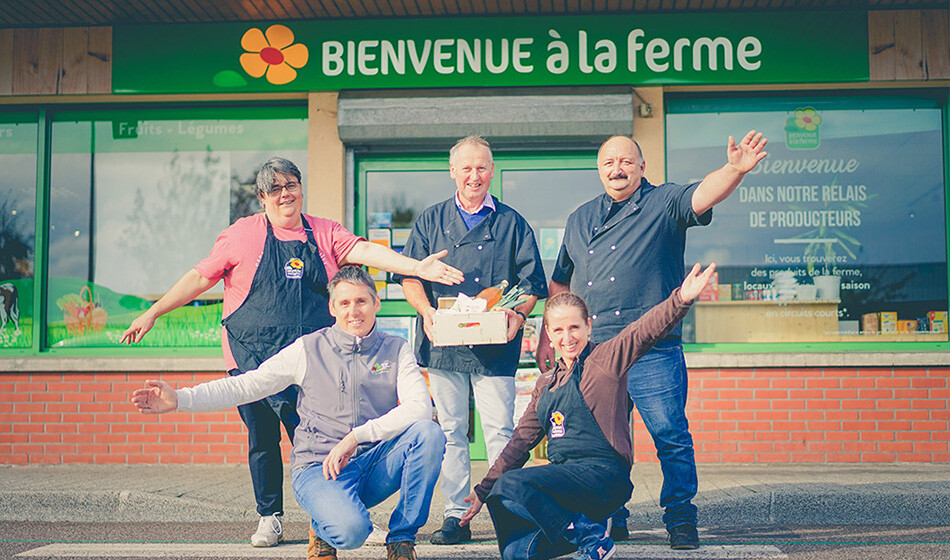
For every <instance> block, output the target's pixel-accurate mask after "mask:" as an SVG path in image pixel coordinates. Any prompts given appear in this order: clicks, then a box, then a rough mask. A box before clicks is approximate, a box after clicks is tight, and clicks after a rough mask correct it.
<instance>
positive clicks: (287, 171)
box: [257, 156, 300, 196]
mask: <svg viewBox="0 0 950 560" xmlns="http://www.w3.org/2000/svg"><path fill="white" fill-rule="evenodd" d="M278 174H280V175H293V177H294V178H295V179H297V182H298V183H299V182H300V170H299V169H297V166H296V165H294V162H292V161H290V160H289V159H285V158H282V157H279V156H274V157H272V158H270V159H269V160H267V161H266V162H264V165H262V166H261V170H260V171H258V172H257V194H258V195H260V196H263V195H266V194H267V193H269V192H270V190H271V188H273V186H274V182H275V181H276V180H277V175H278Z"/></svg>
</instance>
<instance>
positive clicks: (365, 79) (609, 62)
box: [112, 11, 868, 93]
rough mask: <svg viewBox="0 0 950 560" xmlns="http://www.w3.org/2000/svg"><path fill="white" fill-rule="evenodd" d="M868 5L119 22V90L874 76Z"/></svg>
mask: <svg viewBox="0 0 950 560" xmlns="http://www.w3.org/2000/svg"><path fill="white" fill-rule="evenodd" d="M867 35H868V32H867V14H866V12H864V11H841V12H834V11H828V12H776V13H758V12H756V13H728V14H725V13H719V14H710V13H704V14H644V15H641V14H631V15H617V14H613V15H604V16H598V15H593V16H572V17H567V16H553V17H504V18H502V17H493V18H487V17H486V18H430V19H411V20H410V19H390V20H342V21H295V22H287V23H274V22H268V23H258V24H253V23H252V24H248V23H226V24H207V25H165V26H117V27H115V29H114V32H113V65H112V72H113V74H112V89H113V91H114V92H115V93H210V92H218V93H220V92H226V91H231V92H273V91H334V90H340V89H383V88H431V87H499V86H581V85H608V84H615V85H619V84H631V85H658V84H752V83H756V84H761V83H820V82H843V81H866V80H868V36H867Z"/></svg>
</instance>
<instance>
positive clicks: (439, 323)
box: [432, 293, 508, 346]
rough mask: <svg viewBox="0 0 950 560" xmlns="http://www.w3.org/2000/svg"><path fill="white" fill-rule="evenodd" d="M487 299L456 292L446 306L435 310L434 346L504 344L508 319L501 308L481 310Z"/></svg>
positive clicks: (433, 326) (433, 325) (483, 308)
mask: <svg viewBox="0 0 950 560" xmlns="http://www.w3.org/2000/svg"><path fill="white" fill-rule="evenodd" d="M487 304H488V302H487V301H485V300H484V299H481V298H473V297H469V296H467V295H465V294H461V293H460V294H459V295H458V297H457V298H455V302H454V303H453V304H452V306H451V307H450V308H448V309H439V310H437V311H436V312H435V318H434V319H433V321H432V330H433V339H434V340H433V341H432V344H433V345H434V346H461V345H463V344H504V343H505V342H507V341H508V340H507V329H508V318H507V315H505V313H504V312H501V311H485V307H486V305H487Z"/></svg>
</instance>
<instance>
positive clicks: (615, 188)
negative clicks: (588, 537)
mask: <svg viewBox="0 0 950 560" xmlns="http://www.w3.org/2000/svg"><path fill="white" fill-rule="evenodd" d="M766 142H767V139H766V138H764V137H763V136H762V134H761V133H756V132H755V131H754V130H752V131H749V133H748V134H746V135H745V137H744V138H743V139H742V141H741V142H739V143H738V144H737V143H736V141H735V139H734V138H733V137H732V136H730V137H729V141H728V144H727V147H726V164H725V165H723V166H722V167H721V168H719V169H717V170H715V171H713V172H711V173H710V174H708V175H706V177H705V178H704V179H703V180H702V181H701V182H699V183H692V184H689V185H677V184H673V183H666V184H664V185H660V186H654V185H652V184H650V183H649V182H648V181H647V180H646V179H645V178H644V177H643V172H644V170H645V169H646V161H644V159H643V154H642V152H641V151H640V146H639V145H638V144H637V143H636V142H635V141H634V140H633V139H632V138H630V137H627V136H614V137H611V138H608V139H607V141H606V142H604V143H603V144H602V145H601V147H600V151H599V152H598V154H597V168H598V172H599V174H600V180H601V182H602V183H603V184H604V189H605V190H606V193H605V194H602V195H600V196H598V197H597V198H595V199H594V200H591V201H590V202H587V203H585V204H584V205H582V206H581V207H579V208H578V209H577V210H575V211H574V212H573V213H572V214H571V215H570V216H569V217H568V219H567V225H566V227H565V231H564V240H563V242H562V244H561V250H560V253H559V254H558V259H557V262H556V264H555V269H554V273H553V275H552V278H551V283H550V286H549V289H548V292H549V294H550V296H551V297H553V296H555V295H556V294H558V293H561V292H565V291H568V290H572V291H574V292H575V293H577V294H578V295H580V296H581V297H582V298H584V300H585V301H586V302H587V304H588V305H589V306H590V313H591V317H590V318H591V323H592V334H591V338H592V340H593V341H594V342H595V343H600V342H604V341H606V340H609V339H611V338H613V337H614V336H616V335H617V334H619V333H620V331H621V330H622V329H623V327H624V326H626V325H628V324H630V323H632V322H634V321H635V320H637V319H638V318H640V316H642V315H643V314H644V313H646V312H647V311H648V310H649V309H650V308H652V307H653V306H655V305H657V304H659V303H660V302H662V301H663V300H664V299H666V296H667V295H668V294H670V293H671V292H672V291H673V289H674V288H676V287H677V286H678V285H679V284H680V282H682V280H683V277H684V276H685V269H684V267H683V259H684V255H683V253H684V250H685V246H686V229H687V228H689V227H692V226H695V225H707V224H709V222H710V221H711V220H712V211H711V210H712V207H713V206H715V205H716V204H718V203H720V202H722V201H723V200H725V199H726V198H727V197H728V196H729V195H730V194H732V192H733V191H735V189H736V187H738V186H739V183H740V182H742V179H743V177H745V174H746V173H748V172H749V171H751V170H752V169H753V168H754V167H755V166H756V165H758V163H759V162H760V161H761V160H762V159H763V158H764V157H765V156H766V152H765V151H763V150H764V148H765V144H766ZM680 336H681V328H680V327H679V326H677V327H676V328H675V329H674V330H673V331H672V332H671V333H670V334H669V335H668V336H667V337H666V338H665V339H663V340H661V341H659V342H658V343H657V344H656V345H655V346H654V347H653V348H652V349H651V350H650V352H648V353H647V354H646V355H644V356H643V357H642V358H641V359H640V360H639V361H638V362H637V363H635V364H634V365H633V366H632V367H631V368H630V371H629V375H628V385H627V388H628V391H629V393H630V398H631V399H632V400H633V404H634V406H636V407H637V409H638V410H639V411H640V416H641V417H642V418H643V422H644V424H645V425H646V428H647V430H648V431H649V432H650V435H651V436H652V437H653V442H654V444H655V445H656V449H657V458H659V460H660V466H661V468H662V470H663V488H662V490H661V492H660V507H662V508H664V509H665V513H664V515H663V521H664V523H665V524H666V529H667V531H668V532H669V538H670V546H671V547H672V548H674V549H694V548H697V547H698V546H699V537H698V535H697V532H696V506H694V505H693V504H692V499H693V496H695V495H696V489H697V484H698V483H697V477H696V461H695V459H694V457H693V439H692V436H691V435H690V433H689V424H688V422H687V419H686V391H687V375H686V362H685V359H684V357H683V346H682V343H681V340H680ZM540 337H541V339H540V342H539V343H538V353H537V360H538V366H539V367H540V368H541V370H542V371H547V370H548V369H549V368H550V367H551V366H553V365H554V351H553V349H552V348H551V346H550V340H549V339H548V337H547V333H546V332H545V329H543V328H542V329H541V334H540ZM618 514H619V516H614V519H613V520H612V521H613V522H614V526H613V527H612V537H613V538H614V540H623V539H625V538H626V537H627V529H626V510H625V509H624V508H621V511H620V512H618Z"/></svg>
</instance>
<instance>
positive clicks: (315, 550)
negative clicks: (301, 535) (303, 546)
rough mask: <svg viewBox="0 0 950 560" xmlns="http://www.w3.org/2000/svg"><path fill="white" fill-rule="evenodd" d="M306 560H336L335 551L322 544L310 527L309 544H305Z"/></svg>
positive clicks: (322, 541)
mask: <svg viewBox="0 0 950 560" xmlns="http://www.w3.org/2000/svg"><path fill="white" fill-rule="evenodd" d="M307 560H337V558H336V549H335V548H333V547H332V546H330V545H328V544H327V543H326V542H324V540H323V539H321V538H320V537H318V536H317V534H316V533H314V532H313V527H310V542H309V543H307Z"/></svg>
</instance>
